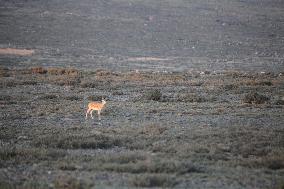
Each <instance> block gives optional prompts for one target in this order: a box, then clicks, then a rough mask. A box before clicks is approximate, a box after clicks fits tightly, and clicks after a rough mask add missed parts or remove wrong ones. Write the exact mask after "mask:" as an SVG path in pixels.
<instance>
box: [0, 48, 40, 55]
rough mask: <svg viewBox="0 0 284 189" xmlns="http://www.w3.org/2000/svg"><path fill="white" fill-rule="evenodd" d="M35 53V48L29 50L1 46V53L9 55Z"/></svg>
mask: <svg viewBox="0 0 284 189" xmlns="http://www.w3.org/2000/svg"><path fill="white" fill-rule="evenodd" d="M34 53H35V50H28V49H13V48H4V49H1V48H0V54H7V55H19V56H31V55H32V54H34Z"/></svg>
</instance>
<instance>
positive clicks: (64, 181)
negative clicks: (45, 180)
mask: <svg viewBox="0 0 284 189" xmlns="http://www.w3.org/2000/svg"><path fill="white" fill-rule="evenodd" d="M54 188H55V189H88V188H92V185H91V184H90V183H87V182H84V181H82V180H78V179H76V178H73V177H71V176H64V175H62V176H59V177H57V178H56V180H55V181H54Z"/></svg>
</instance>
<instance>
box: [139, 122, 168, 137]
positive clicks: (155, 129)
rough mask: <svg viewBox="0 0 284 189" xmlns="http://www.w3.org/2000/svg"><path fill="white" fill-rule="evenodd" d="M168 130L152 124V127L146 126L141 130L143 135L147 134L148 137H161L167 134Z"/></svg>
mask: <svg viewBox="0 0 284 189" xmlns="http://www.w3.org/2000/svg"><path fill="white" fill-rule="evenodd" d="M166 130H167V128H166V127H162V126H159V125H155V124H151V125H147V126H144V127H143V128H142V130H141V133H142V134H146V135H159V134H162V133H163V132H165V131H166Z"/></svg>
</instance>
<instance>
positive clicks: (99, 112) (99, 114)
mask: <svg viewBox="0 0 284 189" xmlns="http://www.w3.org/2000/svg"><path fill="white" fill-rule="evenodd" d="M98 116H99V120H101V111H100V110H98Z"/></svg>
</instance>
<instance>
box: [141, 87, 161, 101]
mask: <svg viewBox="0 0 284 189" xmlns="http://www.w3.org/2000/svg"><path fill="white" fill-rule="evenodd" d="M144 98H145V100H154V101H160V100H161V98H162V93H161V91H160V90H159V89H154V90H150V91H148V92H147V93H145V94H144Z"/></svg>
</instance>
